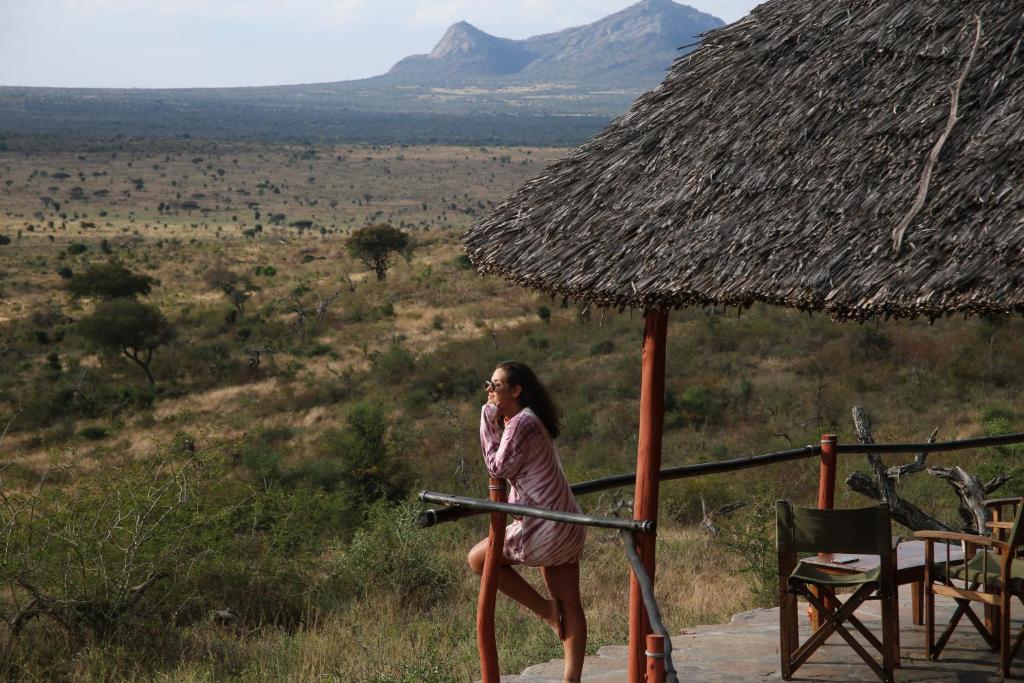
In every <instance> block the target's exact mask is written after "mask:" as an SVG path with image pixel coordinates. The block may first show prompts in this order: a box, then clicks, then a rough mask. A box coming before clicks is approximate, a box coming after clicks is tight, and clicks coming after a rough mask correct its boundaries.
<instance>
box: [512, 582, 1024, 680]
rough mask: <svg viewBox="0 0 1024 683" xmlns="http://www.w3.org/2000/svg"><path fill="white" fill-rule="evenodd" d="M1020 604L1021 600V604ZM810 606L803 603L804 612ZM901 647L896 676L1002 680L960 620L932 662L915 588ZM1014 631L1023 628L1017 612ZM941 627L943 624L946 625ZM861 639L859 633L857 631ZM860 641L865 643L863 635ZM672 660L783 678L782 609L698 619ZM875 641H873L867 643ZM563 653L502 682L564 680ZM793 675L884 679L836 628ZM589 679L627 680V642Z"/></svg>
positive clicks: (869, 614) (875, 619)
mask: <svg viewBox="0 0 1024 683" xmlns="http://www.w3.org/2000/svg"><path fill="white" fill-rule="evenodd" d="M1018 608H1019V605H1018ZM804 610H805V606H804V605H801V607H800V614H801V615H802V614H804ZM952 611H953V602H952V600H949V599H945V598H939V600H938V601H937V602H936V613H937V615H938V617H937V621H939V622H940V623H941V624H943V625H944V624H945V623H946V621H947V620H948V618H949V616H950V615H951V614H952ZM857 614H858V616H859V617H860V618H861V620H862V621H863V622H864V623H865V624H866V625H867V626H868V627H869V628H870V629H871V630H872V631H874V632H875V633H876V634H877V635H878V636H879V638H881V629H880V627H879V614H878V611H877V603H869V604H868V605H865V606H863V607H862V608H861V609H860V610H858V612H857ZM900 615H901V622H900V651H901V657H902V666H901V668H899V669H897V671H896V681H897V682H898V683H899V682H903V681H908V682H909V681H914V682H915V683H916V682H922V683H924V682H928V683H947V682H953V681H957V682H960V683H982V682H985V681H999V680H1002V679H1001V678H1000V677H999V675H998V673H997V671H996V670H997V667H998V660H997V656H996V654H995V653H993V652H992V651H991V650H989V649H988V647H987V646H986V645H985V642H984V641H983V640H982V639H981V636H979V635H978V634H977V632H975V631H974V628H973V627H972V626H971V625H970V624H969V623H968V622H967V619H966V618H965V619H963V620H961V623H960V625H959V626H958V627H957V630H956V633H955V634H954V636H953V638H952V639H951V640H950V642H949V644H948V645H947V646H946V649H945V650H944V651H943V653H942V659H941V660H939V661H937V662H933V661H929V660H928V659H926V658H925V656H924V627H923V626H915V625H913V624H912V623H911V619H910V593H909V587H907V586H904V587H902V588H901V591H900ZM1015 622H1016V623H1015V624H1014V627H1013V628H1014V630H1013V633H1014V634H1015V633H1016V631H1017V630H1018V629H1019V628H1020V625H1021V624H1020V622H1019V620H1017V619H1015ZM941 628H942V627H941V626H940V627H939V628H938V629H937V630H938V631H939V632H941ZM808 634H809V626H808V624H807V620H806V619H803V618H801V640H802V639H803V638H805V637H806V636H807V635H808ZM858 638H860V636H859V635H858ZM861 642H864V641H863V640H862V641H861ZM672 645H673V658H672V659H673V661H674V662H675V666H676V671H677V672H678V674H679V680H680V681H686V682H693V683H741V682H747V681H761V680H782V677H781V676H780V674H779V610H778V608H775V609H758V610H752V611H750V612H743V613H741V614H737V615H735V616H733V618H732V620H731V621H730V622H729V623H728V624H716V625H705V626H697V627H696V628H693V629H687V630H686V631H684V632H683V633H680V634H678V635H675V636H673V637H672ZM871 649H872V648H870V647H869V650H871ZM1013 673H1014V674H1015V675H1016V676H1017V677H1022V678H1024V659H1018V663H1017V664H1016V665H1015V667H1014V671H1013ZM561 674H562V660H560V659H556V660H551V661H550V662H545V663H544V664H536V665H534V666H531V667H529V668H527V669H526V670H525V671H523V672H522V674H520V675H518V676H514V675H511V676H502V678H501V680H502V683H560V682H561V680H562V678H561ZM793 680H794V681H804V682H813V681H821V682H823V683H840V682H853V681H867V682H870V681H877V680H878V678H877V677H876V676H875V675H874V673H872V672H871V670H870V669H869V668H868V667H867V665H866V664H864V663H863V662H861V661H860V659H859V658H858V657H857V655H856V653H854V652H853V650H852V649H850V647H849V646H847V645H846V643H845V642H843V640H842V638H841V637H840V636H838V635H833V636H832V637H831V638H830V639H829V640H828V642H826V643H825V644H824V645H823V646H821V648H819V649H818V651H817V652H815V653H814V655H812V656H811V658H810V659H809V660H808V661H807V662H806V663H805V664H804V665H803V666H802V667H800V669H798V670H797V672H796V675H795V676H794V677H793ZM583 681H584V683H627V673H626V647H625V646H624V645H611V646H607V647H603V648H601V649H600V650H599V651H598V653H597V654H596V655H594V656H590V657H587V659H586V662H585V664H584V667H583Z"/></svg>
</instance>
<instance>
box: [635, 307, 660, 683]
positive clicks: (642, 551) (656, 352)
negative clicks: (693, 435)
mask: <svg viewBox="0 0 1024 683" xmlns="http://www.w3.org/2000/svg"><path fill="white" fill-rule="evenodd" d="M667 331H668V314H667V313H662V312H658V311H648V312H647V313H646V314H645V316H644V345H643V371H642V375H641V379H640V433H639V435H638V439H637V456H636V491H635V493H634V495H633V519H649V520H657V518H658V481H659V471H660V470H661V436H662V427H663V425H664V422H665V340H666V334H667ZM655 540H656V539H655V534H653V533H649V534H637V535H636V546H637V554H638V555H640V559H641V560H642V561H643V564H644V567H645V568H646V569H647V574H648V575H649V576H650V577H651V583H652V584H653V583H654V543H655ZM650 632H651V625H650V622H649V621H648V620H647V611H646V610H645V609H644V602H643V597H642V595H641V593H640V584H639V583H638V582H637V580H636V577H635V576H634V575H633V574H632V572H630V581H629V664H628V667H629V683H642V681H643V680H644V674H645V669H646V657H645V656H644V648H645V646H646V638H647V635H648V634H649V633H650Z"/></svg>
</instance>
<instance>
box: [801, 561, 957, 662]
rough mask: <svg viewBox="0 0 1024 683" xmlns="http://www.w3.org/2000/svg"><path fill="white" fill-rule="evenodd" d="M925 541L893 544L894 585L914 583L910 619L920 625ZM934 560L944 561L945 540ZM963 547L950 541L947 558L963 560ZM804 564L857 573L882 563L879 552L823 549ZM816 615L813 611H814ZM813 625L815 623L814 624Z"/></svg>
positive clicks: (897, 641)
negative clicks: (851, 552) (852, 553)
mask: <svg viewBox="0 0 1024 683" xmlns="http://www.w3.org/2000/svg"><path fill="white" fill-rule="evenodd" d="M924 545H925V544H924V541H905V542H903V543H900V544H899V545H898V546H896V585H897V586H902V585H903V584H905V583H910V584H914V585H913V587H912V588H911V592H910V596H911V597H910V606H911V613H912V614H911V616H912V619H913V622H914V623H915V624H917V625H918V626H920V625H921V624H923V623H924V611H923V610H922V602H923V598H924V564H925V563H924ZM935 546H936V547H935V562H945V560H946V549H945V548H944V547H943V546H944V544H942V543H936V544H935ZM963 559H964V551H963V548H961V547H960V546H959V545H953V544H950V545H949V561H950V562H962V561H963ZM840 560H842V561H840ZM804 562H806V563H807V564H813V565H815V566H817V567H821V568H822V569H825V570H828V571H830V572H836V573H841V574H859V573H861V572H867V571H871V570H872V569H875V568H877V567H878V565H879V564H880V563H881V560H880V559H879V557H878V555H863V556H851V555H842V554H831V553H822V554H821V555H819V556H817V557H808V558H805V559H804ZM815 616H816V615H815ZM899 619H900V617H899V601H897V603H896V630H895V636H896V642H895V649H896V653H895V654H896V661H897V662H899V638H900V628H899V626H900V621H899ZM815 625H816V624H815Z"/></svg>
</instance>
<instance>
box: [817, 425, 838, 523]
mask: <svg viewBox="0 0 1024 683" xmlns="http://www.w3.org/2000/svg"><path fill="white" fill-rule="evenodd" d="M835 504H836V435H835V434H822V435H821V468H820V469H819V472H818V509H819V510H831V509H832V508H834V507H835Z"/></svg>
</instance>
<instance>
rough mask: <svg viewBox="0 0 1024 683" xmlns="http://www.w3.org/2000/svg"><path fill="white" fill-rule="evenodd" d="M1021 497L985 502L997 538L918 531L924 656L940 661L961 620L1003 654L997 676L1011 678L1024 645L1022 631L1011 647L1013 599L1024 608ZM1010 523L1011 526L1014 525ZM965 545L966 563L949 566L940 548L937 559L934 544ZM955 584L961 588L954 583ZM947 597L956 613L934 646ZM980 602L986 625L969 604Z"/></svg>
mask: <svg viewBox="0 0 1024 683" xmlns="http://www.w3.org/2000/svg"><path fill="white" fill-rule="evenodd" d="M1021 502H1022V500H1021V499H1020V498H1002V499H999V500H990V501H986V502H985V504H986V505H987V506H988V507H989V508H990V509H992V511H993V513H994V514H993V518H994V519H993V521H992V522H989V523H988V527H989V528H990V529H992V530H993V536H992V537H989V536H980V535H975V534H961V533H955V532H950V531H916V532H914V537H915V538H919V539H923V540H924V541H925V543H926V545H925V575H924V581H925V603H924V608H925V654H926V655H927V656H928V658H929V659H938V658H939V655H940V654H942V649H943V648H944V647H946V643H948V642H949V638H950V636H952V635H953V630H954V629H955V628H956V626H957V624H958V623H959V622H960V619H961V617H963V616H964V615H966V616H967V619H968V621H970V622H971V623H972V624H974V627H975V628H976V629H977V630H978V633H980V634H981V636H982V638H984V639H985V642H986V643H988V644H989V646H990V647H991V648H992V649H993V650H999V673H1000V675H1002V676H1003V677H1004V678H1008V677H1009V676H1010V663H1011V662H1012V661H1013V659H1014V657H1016V655H1017V652H1018V650H1020V646H1021V643H1022V642H1024V628H1022V629H1021V631H1020V633H1018V634H1017V638H1016V640H1015V641H1014V642H1013V644H1012V645H1011V643H1010V605H1011V598H1013V596H1017V599H1018V600H1020V601H1021V602H1022V603H1024V559H1022V558H1021V557H1020V554H1021V553H1020V551H1021V550H1022V549H1024V524H1021V516H1022V515H1024V505H1021ZM1011 518H1012V521H1010V520H1011ZM936 541H940V542H942V543H949V542H952V543H963V544H964V551H965V553H966V557H967V558H968V559H967V562H966V563H955V562H950V561H949V560H948V558H944V557H943V554H944V553H943V551H942V548H943V546H942V545H940V550H939V553H938V557H936V553H935V547H934V544H935V542H936ZM954 581H956V582H957V583H955V584H954V583H953V582H954ZM936 595H945V596H947V597H950V598H953V599H954V600H955V601H956V610H955V611H954V612H953V617H952V618H951V619H950V621H949V623H948V624H947V625H946V628H945V630H944V631H943V633H942V635H941V636H939V640H938V642H935V596H936ZM972 602H978V603H981V604H983V605H985V606H986V607H987V608H988V613H987V620H986V621H987V623H985V622H983V621H982V619H981V618H980V617H979V616H978V615H977V614H975V612H974V610H973V609H971V603H972Z"/></svg>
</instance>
